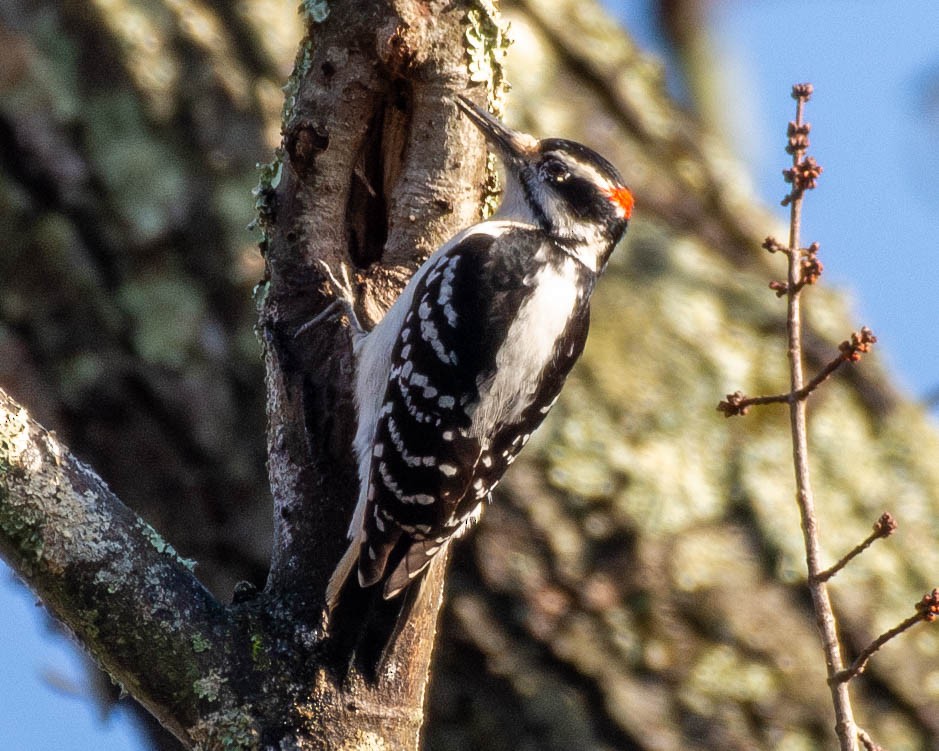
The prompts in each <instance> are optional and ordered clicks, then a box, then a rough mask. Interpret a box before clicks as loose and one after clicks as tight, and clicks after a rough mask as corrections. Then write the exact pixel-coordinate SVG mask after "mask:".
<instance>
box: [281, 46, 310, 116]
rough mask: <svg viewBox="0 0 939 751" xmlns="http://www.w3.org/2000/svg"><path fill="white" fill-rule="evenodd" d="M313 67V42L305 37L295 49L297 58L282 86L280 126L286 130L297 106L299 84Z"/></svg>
mask: <svg viewBox="0 0 939 751" xmlns="http://www.w3.org/2000/svg"><path fill="white" fill-rule="evenodd" d="M311 65H313V42H312V40H311V39H310V38H309V37H307V38H306V39H304V40H303V41H302V42H301V43H300V46H299V47H298V48H297V56H296V58H295V59H294V63H293V71H292V72H291V73H290V77H289V78H288V79H287V83H285V84H284V89H283V91H284V106H283V109H282V110H281V125H282V127H283V128H284V129H286V127H287V125H288V124H289V123H290V121H291V120H292V119H293V110H294V107H295V106H296V104H297V94H298V93H299V92H300V84H301V83H302V82H303V79H304V78H306V75H307V73H308V72H309V71H310V66H311Z"/></svg>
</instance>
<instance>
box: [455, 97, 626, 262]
mask: <svg viewBox="0 0 939 751" xmlns="http://www.w3.org/2000/svg"><path fill="white" fill-rule="evenodd" d="M454 101H455V102H456V104H457V105H458V106H459V107H460V109H462V110H463V112H465V113H466V115H467V116H468V117H469V119H470V120H471V121H472V122H473V123H474V124H475V125H476V127H477V128H479V129H480V130H481V131H482V133H483V134H484V135H485V136H486V139H487V140H488V141H489V143H490V144H492V145H493V146H494V147H495V149H496V151H497V153H498V154H499V156H500V157H501V159H502V163H503V165H504V166H505V194H504V196H503V198H502V205H501V206H500V208H499V211H498V212H497V217H499V218H501V219H510V220H516V221H521V222H526V223H531V224H534V225H537V226H539V227H541V228H542V229H543V230H545V231H546V232H547V233H548V234H550V235H551V236H552V237H553V238H554V239H555V240H557V241H558V242H559V244H560V245H561V246H562V247H564V248H566V249H567V250H568V252H570V253H571V254H572V255H574V256H575V257H577V258H578V260H580V261H581V262H583V263H584V264H585V265H587V266H588V267H589V268H592V269H593V270H594V271H601V270H602V269H603V267H604V266H605V265H606V262H607V260H608V259H609V256H610V253H612V251H613V248H614V246H615V245H616V243H617V242H619V240H620V239H621V238H622V237H623V234H624V233H625V232H626V226H627V225H628V223H629V218H630V216H631V214H632V209H633V195H632V193H631V192H630V190H629V188H627V187H626V184H625V183H624V181H623V178H622V177H621V176H620V174H619V172H618V171H617V170H616V168H615V167H614V166H613V165H612V164H610V163H609V162H608V161H607V160H606V159H604V158H603V157H602V156H600V155H599V154H598V153H597V152H595V151H593V150H592V149H589V148H587V147H586V146H584V145H582V144H579V143H577V142H575V141H568V140H565V139H563V138H545V139H541V140H539V139H537V138H535V137H533V136H530V135H528V134H526V133H520V132H519V131H516V130H512V129H511V128H507V127H506V126H505V125H503V124H502V123H501V122H499V120H497V119H496V118H495V117H493V116H492V115H490V114H489V113H488V112H486V111H485V110H483V109H481V108H480V107H477V106H476V105H475V104H474V103H473V102H471V101H470V100H469V99H467V98H465V97H459V98H458V99H456V100H454Z"/></svg>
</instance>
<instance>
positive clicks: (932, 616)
mask: <svg viewBox="0 0 939 751" xmlns="http://www.w3.org/2000/svg"><path fill="white" fill-rule="evenodd" d="M936 618H939V588H936V589H934V590H933V591H932V592H927V593H926V594H925V595H923V599H922V600H920V601H919V602H918V603H916V613H914V614H913V615H911V616H910V617H909V618H907V619H906V620H905V621H903V622H902V623H899V624H897V625H896V626H894V627H893V628H891V629H889V630H887V631H885V632H884V633H882V634H881V635H880V636H878V637H877V638H876V639H874V641H872V642H871V643H870V644H868V645H867V646H866V647H865V648H864V649H863V650H862V651H861V653H860V654H859V655H858V656H857V657H856V658H855V660H854V662H852V663H851V667H849V668H847V669H845V670H841V671H839V672H837V673H835V674H834V675H832V676H830V677H829V679H828V682H829V683H831V684H845V683H847V682H848V681H850V680H851V679H852V678H854V677H855V676H857V675H860V674H861V673H863V672H864V670H865V668H866V667H867V663H868V661H869V660H870V659H871V657H872V656H873V655H874V653H875V652H877V650H879V649H880V648H881V647H882V646H884V644H886V643H887V642H888V641H890V640H891V639H893V638H894V637H895V636H899V635H900V634H902V633H903V632H904V631H906V630H907V629H909V628H912V627H913V626H915V625H916V624H917V623H919V622H920V621H925V622H926V623H932V622H933V621H934V620H936Z"/></svg>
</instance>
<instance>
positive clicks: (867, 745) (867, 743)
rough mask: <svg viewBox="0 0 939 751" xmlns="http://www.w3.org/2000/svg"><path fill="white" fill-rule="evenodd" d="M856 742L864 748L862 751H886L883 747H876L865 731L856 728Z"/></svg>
mask: <svg viewBox="0 0 939 751" xmlns="http://www.w3.org/2000/svg"><path fill="white" fill-rule="evenodd" d="M857 737H858V740H859V741H860V742H861V745H862V746H864V751H886V749H885V748H884V747H883V746H878V745H877V744H876V743H874V740H873V739H872V738H871V737H870V736H869V735H868V734H867V732H866V731H864V730H861V728H858V731H857Z"/></svg>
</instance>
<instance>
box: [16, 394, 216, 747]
mask: <svg viewBox="0 0 939 751" xmlns="http://www.w3.org/2000/svg"><path fill="white" fill-rule="evenodd" d="M0 552H2V553H3V556H4V558H5V559H6V560H7V561H9V563H10V565H11V566H12V567H13V568H14V569H15V570H16V572H17V573H18V574H19V575H20V576H21V577H22V578H23V579H24V580H25V581H26V583H27V584H28V585H29V586H30V587H31V588H32V589H33V591H34V592H36V594H37V595H39V597H40V598H41V599H42V601H43V603H44V604H45V605H46V607H48V608H49V610H50V612H51V613H52V614H53V615H54V616H55V617H56V618H58V619H59V620H61V621H62V622H63V623H64V624H65V625H67V626H68V627H69V628H70V629H71V630H72V632H73V633H74V634H75V636H76V637H77V638H78V640H79V641H80V642H81V643H82V644H83V645H84V646H85V648H86V649H87V650H88V651H89V652H90V653H91V654H92V655H93V656H94V657H95V659H96V660H98V662H99V663H100V664H101V666H102V667H103V668H104V669H105V670H107V671H108V673H110V675H111V676H112V677H113V678H114V680H116V681H118V682H119V683H121V684H122V685H123V687H124V688H125V689H126V690H128V691H129V692H130V693H132V694H133V695H134V696H135V697H136V698H137V699H138V700H139V701H140V702H141V703H142V704H144V706H146V707H147V708H148V709H149V710H150V711H151V712H152V713H153V714H154V715H155V716H156V717H157V718H158V719H159V720H160V721H161V722H162V723H163V724H164V725H165V726H166V727H167V728H169V729H170V730H171V731H172V732H173V733H174V734H175V735H177V736H178V737H180V738H184V737H185V732H184V730H183V727H184V725H185V723H186V720H187V719H192V720H194V719H195V718H196V716H197V714H198V710H197V706H198V704H199V697H198V696H197V687H196V686H195V685H194V679H196V678H199V677H200V676H203V675H208V674H209V673H210V672H211V669H212V668H214V667H215V665H216V661H217V657H216V656H214V655H211V654H210V653H209V652H208V651H207V650H206V649H205V647H207V646H208V645H209V643H210V642H213V641H215V640H216V634H217V632H218V630H219V627H223V626H224V624H225V621H226V615H225V612H224V610H223V609H222V608H221V606H220V605H219V604H218V603H217V602H216V601H215V600H214V599H213V597H212V596H211V595H210V594H209V592H208V591H207V590H206V589H205V588H204V587H203V586H202V585H201V584H200V583H199V581H198V580H197V579H196V578H195V576H193V574H192V572H191V567H192V563H191V562H189V561H185V560H183V559H182V558H180V557H179V556H178V555H177V554H176V551H174V550H173V548H172V547H171V546H170V545H169V544H168V543H166V542H165V541H164V540H163V539H162V538H161V537H160V536H159V535H158V534H157V533H156V532H155V531H154V529H153V528H152V527H150V525H148V524H147V523H146V522H145V521H143V520H142V519H141V518H140V517H138V516H137V515H136V514H134V513H133V512H132V511H131V510H130V509H128V508H127V507H126V506H124V505H123V504H122V503H121V502H120V501H119V500H118V499H117V498H116V497H115V496H114V494H113V493H112V492H111V491H110V490H109V489H108V487H107V486H106V485H105V484H104V482H103V481H102V480H101V478H99V477H98V476H97V475H96V474H95V473H94V472H93V471H92V470H91V469H90V468H89V467H88V466H86V465H85V464H82V463H81V462H79V461H78V460H77V459H75V457H74V456H72V455H71V454H70V453H69V451H68V449H66V448H65V447H64V446H63V445H62V444H61V443H60V442H59V441H58V439H57V438H56V436H55V434H53V433H48V432H46V431H45V430H44V429H43V428H42V427H41V426H39V425H38V424H37V423H35V422H34V421H33V420H32V419H31V418H30V417H29V415H28V414H27V413H26V410H25V409H24V408H23V407H21V406H19V405H18V404H16V403H15V402H14V401H13V400H12V399H11V398H10V397H8V396H7V395H6V394H4V393H3V392H0ZM171 708H172V709H171Z"/></svg>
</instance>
